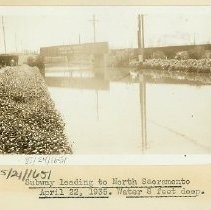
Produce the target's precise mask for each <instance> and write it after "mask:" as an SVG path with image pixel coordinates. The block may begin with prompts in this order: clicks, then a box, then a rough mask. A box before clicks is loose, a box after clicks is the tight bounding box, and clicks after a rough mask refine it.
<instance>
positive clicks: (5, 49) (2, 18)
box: [1, 16, 7, 53]
mask: <svg viewBox="0 0 211 210" xmlns="http://www.w3.org/2000/svg"><path fill="white" fill-rule="evenodd" d="M1 22H2V29H3V36H4V37H3V38H4V52H5V53H7V46H6V37H5V27H4V16H2V17H1Z"/></svg>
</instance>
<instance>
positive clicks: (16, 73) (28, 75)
mask: <svg viewBox="0 0 211 210" xmlns="http://www.w3.org/2000/svg"><path fill="white" fill-rule="evenodd" d="M64 126H65V125H64V123H63V121H62V118H61V116H60V114H59V113H57V111H56V109H55V105H54V102H53V101H52V99H51V98H50V95H49V93H48V90H47V87H46V85H45V82H44V80H43V78H42V76H41V74H40V73H39V70H38V69H37V68H36V67H33V68H32V67H29V66H27V65H25V66H16V67H5V68H2V69H1V70H0V153H14V154H66V153H68V154H69V153H71V147H70V146H69V144H68V142H67V139H66V136H65V134H64Z"/></svg>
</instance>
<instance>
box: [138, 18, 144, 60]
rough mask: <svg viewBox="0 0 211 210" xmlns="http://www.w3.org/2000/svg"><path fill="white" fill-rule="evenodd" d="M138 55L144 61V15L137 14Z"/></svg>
mask: <svg viewBox="0 0 211 210" xmlns="http://www.w3.org/2000/svg"><path fill="white" fill-rule="evenodd" d="M138 56H139V61H141V62H143V61H144V15H138Z"/></svg>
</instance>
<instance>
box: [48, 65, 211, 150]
mask: <svg viewBox="0 0 211 210" xmlns="http://www.w3.org/2000/svg"><path fill="white" fill-rule="evenodd" d="M128 72H129V71H128V70H125V69H112V70H111V69H104V71H103V76H102V75H101V76H100V77H96V76H95V73H96V72H93V71H90V70H89V69H86V68H84V69H80V70H78V69H77V68H72V69H70V68H69V69H66V68H64V67H62V68H59V67H56V68H47V69H46V82H47V85H48V88H49V92H50V94H51V96H52V99H53V100H54V102H55V104H56V108H57V109H58V110H59V112H60V113H61V115H62V117H63V120H64V121H65V124H66V134H67V136H68V139H69V141H70V142H71V144H72V147H73V152H74V154H201V153H210V152H211V129H210V127H211V112H210V108H211V85H209V84H208V83H204V84H203V82H202V80H203V79H202V80H200V76H197V75H192V77H191V76H190V78H195V80H194V81H193V79H191V82H190V80H189V81H186V80H181V76H180V77H177V78H178V79H177V78H176V79H175V78H173V79H172V78H167V79H164V80H163V78H161V77H160V76H159V79H155V78H153V77H152V76H150V79H149V78H147V76H146V78H145V76H143V75H142V76H138V78H137V77H136V78H135V79H134V78H132V77H131V75H130V74H129V73H128ZM196 78H199V79H196Z"/></svg>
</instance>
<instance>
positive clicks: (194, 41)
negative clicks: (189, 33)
mask: <svg viewBox="0 0 211 210" xmlns="http://www.w3.org/2000/svg"><path fill="white" fill-rule="evenodd" d="M193 45H196V34H195V33H194V34H193Z"/></svg>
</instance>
